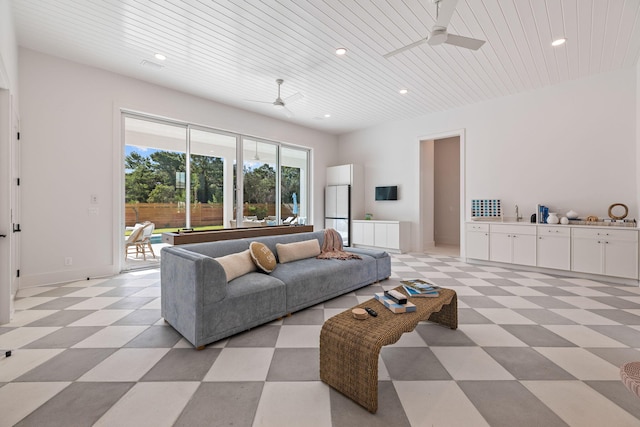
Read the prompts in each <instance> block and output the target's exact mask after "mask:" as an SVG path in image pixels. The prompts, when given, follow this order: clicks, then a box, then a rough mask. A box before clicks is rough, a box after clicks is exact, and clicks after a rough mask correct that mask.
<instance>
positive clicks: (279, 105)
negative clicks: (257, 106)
mask: <svg viewBox="0 0 640 427" xmlns="http://www.w3.org/2000/svg"><path fill="white" fill-rule="evenodd" d="M276 83H277V84H278V97H277V98H276V100H275V101H273V102H271V101H256V100H253V99H247V100H246V101H249V102H261V103H263V104H272V105H273V107H274V108H275V109H276V110H282V111H283V112H284V114H285V115H286V116H287V117H293V113H292V112H291V110H289V109H288V108H287V104H291V103H292V102H296V101H298V100H300V99H302V98H304V95H303V94H302V93H300V92H296V93H294V94H293V95H291V96H288V97H286V98H285V99H282V98H280V86H282V83H284V80H282V79H277V80H276Z"/></svg>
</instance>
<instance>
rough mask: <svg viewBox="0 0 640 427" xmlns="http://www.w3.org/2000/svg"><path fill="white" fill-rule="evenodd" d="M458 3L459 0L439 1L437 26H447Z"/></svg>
mask: <svg viewBox="0 0 640 427" xmlns="http://www.w3.org/2000/svg"><path fill="white" fill-rule="evenodd" d="M457 4H458V0H440V1H439V2H438V4H437V5H436V7H437V8H438V15H437V16H438V19H437V21H436V25H435V26H436V27H444V28H447V26H448V25H449V21H451V17H452V16H453V11H454V10H456V5H457Z"/></svg>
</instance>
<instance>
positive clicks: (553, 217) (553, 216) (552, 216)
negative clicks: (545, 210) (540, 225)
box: [547, 212, 560, 224]
mask: <svg viewBox="0 0 640 427" xmlns="http://www.w3.org/2000/svg"><path fill="white" fill-rule="evenodd" d="M559 222H560V218H558V214H557V213H554V212H549V216H548V217H547V224H557V223H559Z"/></svg>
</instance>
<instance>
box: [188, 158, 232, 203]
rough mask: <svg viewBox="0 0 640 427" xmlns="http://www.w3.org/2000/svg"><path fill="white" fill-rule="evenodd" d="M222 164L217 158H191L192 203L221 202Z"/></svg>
mask: <svg viewBox="0 0 640 427" xmlns="http://www.w3.org/2000/svg"><path fill="white" fill-rule="evenodd" d="M223 167H224V162H223V160H222V159H221V158H219V157H209V156H199V155H195V154H194V155H192V156H191V172H192V175H191V185H192V189H193V196H194V197H193V202H196V201H197V202H200V203H209V202H222V200H223V196H222V195H223V182H224V169H223Z"/></svg>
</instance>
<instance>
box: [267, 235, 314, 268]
mask: <svg viewBox="0 0 640 427" xmlns="http://www.w3.org/2000/svg"><path fill="white" fill-rule="evenodd" d="M276 250H277V251H278V260H279V261H280V263H282V264H284V263H287V262H291V261H297V260H299V259H305V258H311V257H314V256H318V255H320V243H318V241H317V240H316V239H311V240H304V241H302V242H295V243H276Z"/></svg>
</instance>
